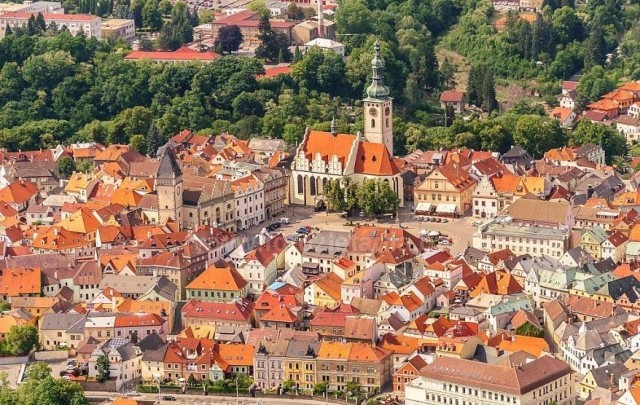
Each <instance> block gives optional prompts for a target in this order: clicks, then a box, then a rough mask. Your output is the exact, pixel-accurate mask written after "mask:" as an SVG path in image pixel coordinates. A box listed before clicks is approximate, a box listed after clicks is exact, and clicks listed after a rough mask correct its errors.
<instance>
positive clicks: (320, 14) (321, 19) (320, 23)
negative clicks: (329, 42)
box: [318, 0, 324, 38]
mask: <svg viewBox="0 0 640 405" xmlns="http://www.w3.org/2000/svg"><path fill="white" fill-rule="evenodd" d="M322 1H323V0H318V38H324V14H323V12H322Z"/></svg>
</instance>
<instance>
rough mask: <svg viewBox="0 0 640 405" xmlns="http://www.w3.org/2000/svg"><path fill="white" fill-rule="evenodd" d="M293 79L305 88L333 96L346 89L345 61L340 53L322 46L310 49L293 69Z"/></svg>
mask: <svg viewBox="0 0 640 405" xmlns="http://www.w3.org/2000/svg"><path fill="white" fill-rule="evenodd" d="M291 76H292V77H293V80H295V82H296V83H297V84H298V85H299V86H301V87H304V88H305V89H308V90H311V91H314V90H315V91H318V92H325V93H329V94H330V95H332V96H336V95H339V94H342V93H344V91H345V84H346V83H345V82H344V77H345V63H344V60H343V59H342V57H341V56H340V55H338V54H337V53H335V52H333V51H322V50H321V49H320V48H312V49H309V50H308V51H307V52H306V53H305V55H304V57H303V58H302V60H301V61H299V62H298V63H296V64H295V65H293V68H292V69H291Z"/></svg>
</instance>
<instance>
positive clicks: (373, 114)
mask: <svg viewBox="0 0 640 405" xmlns="http://www.w3.org/2000/svg"><path fill="white" fill-rule="evenodd" d="M369 115H371V116H372V117H376V116H377V115H378V110H376V109H375V108H372V109H370V110H369Z"/></svg>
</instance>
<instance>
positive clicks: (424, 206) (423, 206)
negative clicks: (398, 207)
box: [415, 202, 432, 213]
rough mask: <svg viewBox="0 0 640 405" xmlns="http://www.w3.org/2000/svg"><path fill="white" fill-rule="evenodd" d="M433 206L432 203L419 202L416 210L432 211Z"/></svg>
mask: <svg viewBox="0 0 640 405" xmlns="http://www.w3.org/2000/svg"><path fill="white" fill-rule="evenodd" d="M431 206H432V204H431V203H424V202H422V203H418V205H416V209H415V212H416V213H418V212H431Z"/></svg>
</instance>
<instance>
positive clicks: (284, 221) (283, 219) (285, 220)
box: [280, 218, 289, 225]
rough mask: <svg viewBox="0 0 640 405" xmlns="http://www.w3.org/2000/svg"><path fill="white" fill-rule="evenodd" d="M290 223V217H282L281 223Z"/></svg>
mask: <svg viewBox="0 0 640 405" xmlns="http://www.w3.org/2000/svg"><path fill="white" fill-rule="evenodd" d="M288 223H289V218H280V224H282V225H285V224H288Z"/></svg>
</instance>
